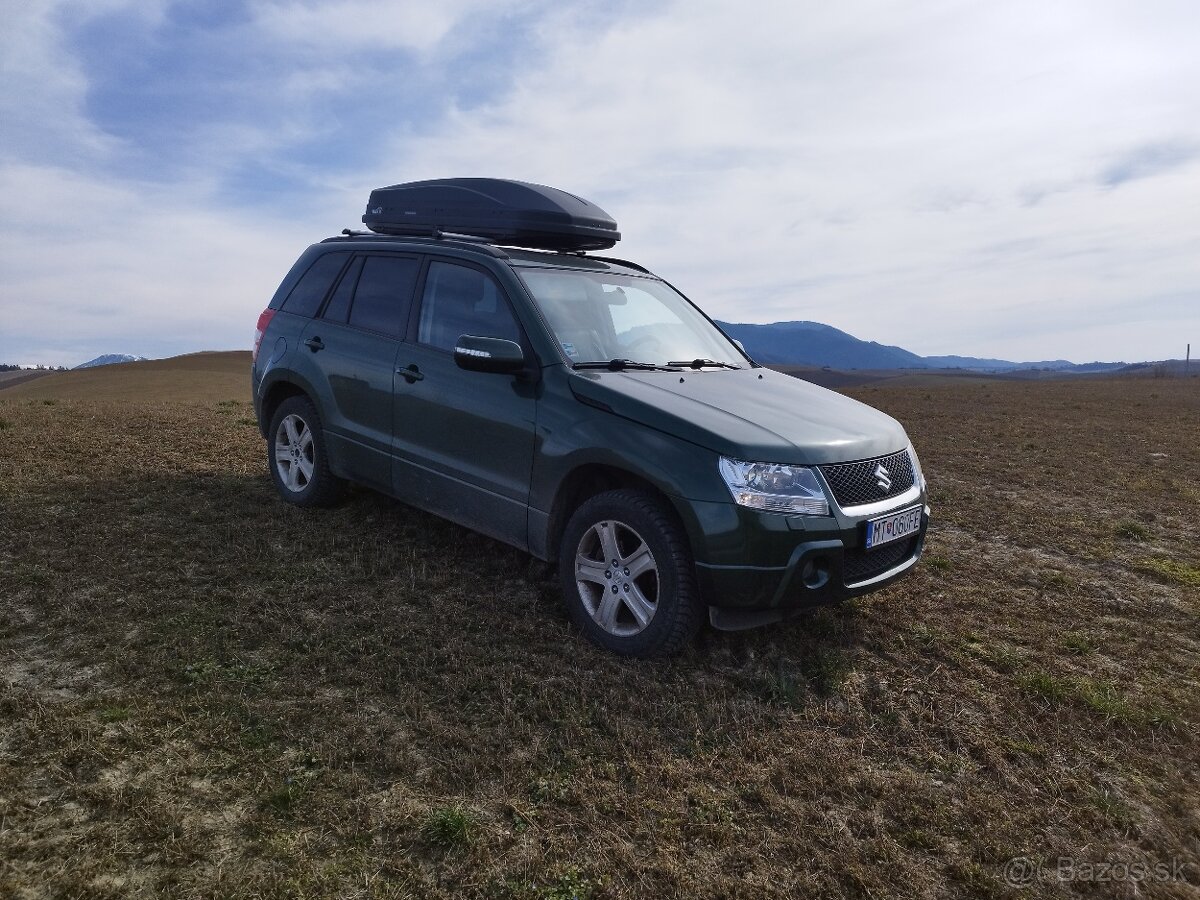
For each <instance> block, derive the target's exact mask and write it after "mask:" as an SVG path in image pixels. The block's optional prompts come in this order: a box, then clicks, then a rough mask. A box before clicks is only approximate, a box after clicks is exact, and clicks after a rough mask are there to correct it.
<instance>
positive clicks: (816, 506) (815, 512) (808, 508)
mask: <svg viewBox="0 0 1200 900" xmlns="http://www.w3.org/2000/svg"><path fill="white" fill-rule="evenodd" d="M720 468H721V477H722V478H724V479H725V485H726V487H728V488H729V493H730V494H732V495H733V502H734V503H737V504H738V505H739V506H748V507H750V508H751V509H761V510H763V511H764V512H777V513H790V514H792V515H801V516H827V515H829V501H828V500H826V499H825V491H824V490H823V489H822V488H821V482H820V481H818V480H817V474H816V473H815V472H814V471H813V470H812V469H811V468H809V467H808V466H784V465H780V464H778V463H755V462H742V461H741V460H739V459H728V458H726V457H724V456H722V457H721V466H720Z"/></svg>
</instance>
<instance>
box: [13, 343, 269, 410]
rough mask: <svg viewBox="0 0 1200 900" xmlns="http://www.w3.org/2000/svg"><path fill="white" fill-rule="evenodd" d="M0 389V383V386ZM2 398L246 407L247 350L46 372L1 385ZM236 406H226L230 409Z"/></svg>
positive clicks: (248, 357)
mask: <svg viewBox="0 0 1200 900" xmlns="http://www.w3.org/2000/svg"><path fill="white" fill-rule="evenodd" d="M0 387H2V385H0ZM0 396H3V397H4V398H5V399H9V398H27V399H30V400H73V401H82V402H91V401H104V402H118V403H133V404H138V403H159V402H167V403H182V404H188V403H201V404H204V403H220V402H222V401H230V400H236V401H237V402H238V403H239V404H244V405H243V406H242V407H240V408H241V409H242V410H243V414H244V415H247V416H248V415H249V411H250V400H251V395H250V351H249V350H226V351H217V352H204V353H189V354H187V355H185V356H174V357H171V358H170V359H150V360H145V361H142V362H133V363H130V364H128V365H123V366H113V365H108V366H91V367H90V368H87V369H71V370H70V371H67V372H48V373H44V374H42V377H40V378H37V379H36V380H31V381H27V382H25V383H23V384H17V385H15V386H14V387H11V388H9V387H5V388H4V389H3V392H2V393H0ZM234 408H236V407H231V409H234Z"/></svg>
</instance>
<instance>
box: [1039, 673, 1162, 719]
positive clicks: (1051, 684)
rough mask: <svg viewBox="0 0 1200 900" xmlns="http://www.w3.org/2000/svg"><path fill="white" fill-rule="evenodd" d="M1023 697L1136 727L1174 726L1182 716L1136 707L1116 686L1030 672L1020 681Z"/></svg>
mask: <svg viewBox="0 0 1200 900" xmlns="http://www.w3.org/2000/svg"><path fill="white" fill-rule="evenodd" d="M1017 684H1018V686H1019V687H1020V689H1021V691H1022V693H1025V694H1027V695H1030V696H1033V697H1039V698H1041V699H1043V700H1047V701H1050V702H1051V703H1057V704H1061V705H1073V706H1079V707H1083V708H1084V709H1087V710H1089V711H1090V712H1093V713H1097V714H1098V715H1101V716H1103V717H1104V718H1105V719H1106V720H1108V721H1110V722H1120V723H1122V724H1125V725H1130V726H1134V727H1144V726H1151V725H1172V724H1174V723H1176V722H1177V721H1178V716H1177V715H1176V714H1175V713H1174V712H1173V711H1172V710H1169V709H1167V708H1166V707H1164V706H1162V705H1161V704H1158V703H1153V702H1150V703H1132V702H1130V701H1129V699H1128V698H1127V697H1125V696H1124V695H1123V694H1121V692H1120V691H1119V690H1117V687H1116V685H1114V684H1113V683H1112V682H1110V681H1104V680H1101V679H1096V678H1087V677H1078V678H1063V677H1058V676H1055V675H1051V674H1050V673H1049V672H1028V673H1024V674H1022V675H1020V676H1019V677H1018V678H1017Z"/></svg>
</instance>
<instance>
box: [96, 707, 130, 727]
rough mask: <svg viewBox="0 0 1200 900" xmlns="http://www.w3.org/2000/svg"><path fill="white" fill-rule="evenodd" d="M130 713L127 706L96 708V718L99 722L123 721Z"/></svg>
mask: <svg viewBox="0 0 1200 900" xmlns="http://www.w3.org/2000/svg"><path fill="white" fill-rule="evenodd" d="M131 715H132V712H131V711H130V709H129V707H128V706H105V707H102V708H100V709H98V710H96V718H97V719H99V720H100V721H101V722H109V723H113V722H124V721H125V720H126V719H128V718H129V717H130V716H131Z"/></svg>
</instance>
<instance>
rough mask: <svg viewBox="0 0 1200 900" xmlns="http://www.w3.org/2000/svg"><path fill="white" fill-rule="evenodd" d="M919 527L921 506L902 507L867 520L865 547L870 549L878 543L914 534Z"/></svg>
mask: <svg viewBox="0 0 1200 900" xmlns="http://www.w3.org/2000/svg"><path fill="white" fill-rule="evenodd" d="M920 528H921V507H919V506H914V507H911V508H909V509H902V510H900V512H894V513H888V514H887V515H886V516H880V517H879V518H878V519H868V520H867V549H868V550H871V549H873V548H875V547H878V546H879V545H880V544H887V543H890V542H891V541H898V540H900V539H901V538H906V537H908V536H909V535H910V534H916V532H917V531H918V530H919V529H920Z"/></svg>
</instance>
